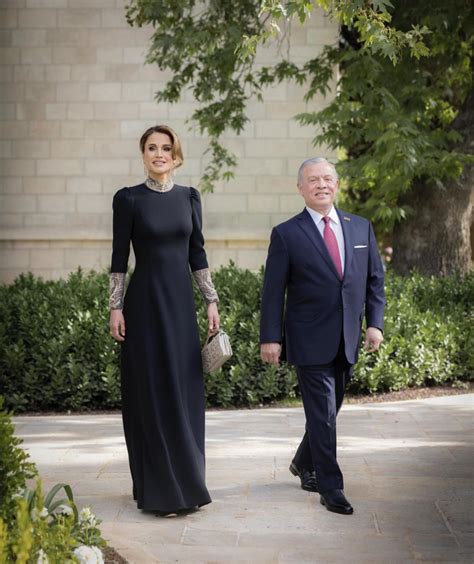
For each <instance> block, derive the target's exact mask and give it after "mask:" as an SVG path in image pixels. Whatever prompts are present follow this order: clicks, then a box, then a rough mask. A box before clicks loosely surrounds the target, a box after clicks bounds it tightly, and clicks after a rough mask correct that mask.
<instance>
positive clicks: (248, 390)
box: [195, 262, 297, 407]
mask: <svg viewBox="0 0 474 564" xmlns="http://www.w3.org/2000/svg"><path fill="white" fill-rule="evenodd" d="M262 279H263V270H260V272H258V273H254V272H251V271H250V270H244V269H240V268H238V267H236V266H235V265H234V264H233V263H232V262H231V263H230V265H229V266H227V267H223V268H220V269H219V270H217V271H215V272H214V273H213V281H214V284H215V286H216V288H217V291H218V293H219V299H220V306H219V313H220V317H221V324H222V326H223V328H224V329H225V331H226V332H227V333H228V335H229V338H230V341H231V344H232V349H233V352H234V355H233V357H232V358H231V359H230V360H229V361H228V362H227V363H226V364H224V366H223V367H222V368H221V370H219V371H218V372H215V373H213V374H206V378H205V384H206V398H207V403H208V405H210V406H223V407H224V406H242V405H259V404H268V403H271V402H272V401H276V400H279V399H284V398H287V397H295V395H296V387H297V381H296V376H295V374H294V371H293V370H292V369H291V368H290V367H289V366H288V365H284V366H283V367H282V368H281V369H280V370H277V369H276V368H274V367H272V366H270V365H268V364H264V363H262V361H261V360H260V346H259V330H260V294H261V286H262ZM195 301H196V304H197V306H198V319H199V322H200V328H201V335H202V339H203V340H204V338H205V335H206V331H207V314H206V307H205V305H204V303H203V301H202V298H201V297H200V295H199V291H198V290H197V288H195Z"/></svg>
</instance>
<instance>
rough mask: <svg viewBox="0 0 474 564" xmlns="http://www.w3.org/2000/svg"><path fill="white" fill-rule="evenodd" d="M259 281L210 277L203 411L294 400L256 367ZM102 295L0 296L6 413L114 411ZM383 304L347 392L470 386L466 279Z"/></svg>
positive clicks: (49, 290) (42, 290) (63, 286)
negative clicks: (217, 332) (209, 358)
mask: <svg viewBox="0 0 474 564" xmlns="http://www.w3.org/2000/svg"><path fill="white" fill-rule="evenodd" d="M262 275H263V272H262V271H260V272H257V273H254V272H251V271H249V270H243V269H240V268H237V267H236V266H235V265H234V264H232V263H231V264H230V265H229V266H226V267H222V268H220V269H218V270H217V271H215V272H214V273H213V279H214V282H215V285H216V288H217V290H218V292H219V296H220V300H221V304H220V314H221V320H222V325H223V327H224V328H225V329H226V331H227V332H228V334H229V336H230V339H231V343H232V347H233V350H234V356H233V357H232V359H231V360H229V361H228V362H227V363H226V364H225V365H224V366H223V368H222V369H221V370H220V371H218V372H216V373H214V374H206V376H205V384H206V396H207V404H208V406H252V405H259V404H268V403H271V402H274V401H277V400H280V399H284V398H287V397H294V396H295V395H297V393H298V391H297V381H296V377H295V373H294V371H293V369H292V368H291V367H289V366H288V365H286V364H283V366H282V367H281V369H280V370H276V369H275V368H273V367H271V366H269V365H267V364H263V363H262V362H261V361H260V354H259V323H260V292H261V285H262ZM107 295H108V280H107V275H106V274H105V273H104V274H94V273H90V274H88V275H87V276H85V275H84V274H83V273H81V272H78V273H75V274H73V275H71V276H70V278H69V279H68V280H67V281H47V282H43V281H41V280H38V279H36V278H34V277H33V276H31V275H27V276H20V277H19V278H18V279H17V280H16V281H15V282H14V283H13V284H12V285H10V286H4V287H0V312H1V315H0V317H1V319H3V320H4V321H3V323H2V324H1V325H0V332H1V334H2V335H3V337H2V346H1V348H0V387H1V388H2V389H4V390H6V394H5V399H6V403H7V405H8V407H9V408H12V409H14V410H15V411H17V412H21V411H25V410H38V411H41V410H52V409H54V410H58V409H59V410H61V411H63V410H65V409H71V410H74V409H104V408H110V407H119V406H120V384H119V382H120V378H119V358H118V349H119V346H118V345H116V344H115V343H114V341H113V340H112V338H111V337H110V335H109V331H108V328H107V322H108V311H107ZM387 297H388V305H387V314H386V330H385V342H384V344H383V347H382V349H381V351H380V352H379V353H378V354H375V355H368V354H366V353H364V352H362V353H361V357H360V361H359V363H358V365H357V367H356V370H355V375H354V379H353V382H352V384H351V391H352V392H355V393H359V392H367V391H370V392H375V391H384V390H397V389H400V388H403V387H406V386H421V385H431V384H436V383H444V382H457V381H460V380H468V379H471V378H472V375H473V373H474V346H473V345H474V342H473V341H474V340H473V327H474V323H473V321H474V319H473V314H472V312H471V310H470V307H471V304H472V303H474V273H470V274H468V275H466V276H465V277H461V276H457V275H454V276H451V277H447V278H443V279H438V278H427V277H422V276H420V275H413V276H411V277H409V278H401V277H397V276H395V275H389V276H388V277H387ZM195 300H196V305H197V309H198V319H199V324H200V329H201V337H202V341H204V339H205V335H206V326H207V316H206V307H205V305H204V303H203V301H202V299H201V297H200V295H199V292H198V290H197V289H195ZM39 331H40V332H41V333H40V336H38V332H39ZM19 352H20V353H21V354H18V353H19ZM52 359H53V361H52ZM71 367H75V368H74V370H72V368H71ZM65 390H67V391H65ZM12 488H13V486H12ZM13 489H14V488H13Z"/></svg>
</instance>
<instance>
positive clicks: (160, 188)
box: [144, 176, 174, 192]
mask: <svg viewBox="0 0 474 564" xmlns="http://www.w3.org/2000/svg"><path fill="white" fill-rule="evenodd" d="M144 184H145V186H146V187H147V188H149V189H150V190H153V192H169V191H170V190H172V188H173V186H174V182H173V180H172V179H171V178H169V179H168V180H166V181H165V182H160V181H159V180H155V179H154V178H151V177H150V176H149V177H148V178H147V179H146V180H145V182H144Z"/></svg>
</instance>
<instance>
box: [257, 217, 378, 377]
mask: <svg viewBox="0 0 474 564" xmlns="http://www.w3.org/2000/svg"><path fill="white" fill-rule="evenodd" d="M337 213H338V215H339V218H340V220H341V225H342V230H343V233H344V246H345V265H344V278H343V280H341V279H340V278H339V276H338V274H337V271H336V268H335V267H334V264H333V262H332V259H331V257H330V255H329V253H328V251H327V248H326V245H325V243H324V240H323V238H322V236H321V234H320V232H319V230H318V228H317V227H316V225H315V224H314V221H313V219H312V218H311V216H310V214H309V213H308V211H307V210H306V208H305V209H304V210H303V211H302V212H301V213H300V214H298V215H296V216H295V217H292V218H291V219H289V220H288V221H285V222H284V223H281V224H280V225H277V226H276V227H275V228H274V229H273V231H272V234H271V241H270V247H269V250H268V257H267V263H266V268H265V278H264V283H263V292H262V306H261V323H260V342H261V343H274V342H280V343H282V344H283V354H282V358H283V359H284V358H285V356H286V360H287V361H288V362H290V363H291V364H294V365H296V366H298V365H299V366H304V365H312V364H326V363H329V362H331V361H332V360H333V359H334V358H335V357H336V354H337V352H338V349H339V346H340V343H341V337H343V338H344V347H345V354H346V358H347V360H348V362H349V363H351V364H355V362H356V361H357V357H358V354H359V348H360V333H361V325H362V320H363V317H364V314H365V317H366V321H367V326H368V327H378V328H379V329H381V330H383V312H384V306H385V292H384V271H383V266H382V261H381V259H380V255H379V252H378V249H377V243H376V241H375V236H374V232H373V229H372V225H371V223H370V222H369V221H367V220H366V219H364V218H363V217H360V216H357V215H353V214H349V213H345V212H342V211H339V210H337ZM285 297H286V304H285Z"/></svg>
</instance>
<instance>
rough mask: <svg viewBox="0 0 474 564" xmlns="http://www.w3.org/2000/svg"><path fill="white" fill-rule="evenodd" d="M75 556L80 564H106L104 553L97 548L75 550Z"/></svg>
mask: <svg viewBox="0 0 474 564" xmlns="http://www.w3.org/2000/svg"><path fill="white" fill-rule="evenodd" d="M73 554H74V556H75V557H76V558H77V561H78V562H79V564H104V559H103V557H102V552H101V551H100V549H99V548H97V547H96V546H85V545H82V546H79V547H78V548H75V549H74V552H73Z"/></svg>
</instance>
